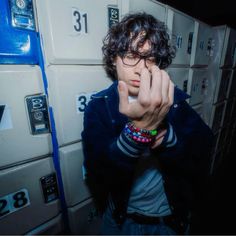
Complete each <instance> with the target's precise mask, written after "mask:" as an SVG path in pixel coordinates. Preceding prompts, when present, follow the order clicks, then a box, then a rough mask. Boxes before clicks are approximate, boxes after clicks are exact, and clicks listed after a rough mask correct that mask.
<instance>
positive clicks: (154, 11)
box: [122, 0, 166, 23]
mask: <svg viewBox="0 0 236 236" xmlns="http://www.w3.org/2000/svg"><path fill="white" fill-rule="evenodd" d="M142 11H144V12H146V13H148V14H151V15H153V16H154V17H155V18H156V19H158V20H160V21H162V22H164V23H165V21H166V6H165V5H164V4H162V3H160V2H157V1H154V0H123V1H122V15H125V14H126V13H134V12H142Z"/></svg>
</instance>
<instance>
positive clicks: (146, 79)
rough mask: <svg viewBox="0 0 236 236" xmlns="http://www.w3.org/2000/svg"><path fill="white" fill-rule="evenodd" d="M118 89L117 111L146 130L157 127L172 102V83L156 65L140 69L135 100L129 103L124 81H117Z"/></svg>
mask: <svg viewBox="0 0 236 236" xmlns="http://www.w3.org/2000/svg"><path fill="white" fill-rule="evenodd" d="M118 91H119V97H120V104H119V111H120V112H121V113H122V114H124V115H126V116H127V117H128V118H129V119H130V120H132V122H133V123H134V125H135V126H136V127H139V128H143V129H147V130H152V129H156V128H158V126H159V125H160V123H161V122H162V121H163V119H164V118H165V116H166V114H167V113H168V111H169V109H170V106H171V105H172V104H173V98H174V84H173V82H172V81H171V80H170V78H169V75H168V74H167V73H166V72H165V71H164V70H160V69H159V68H158V67H157V66H156V65H153V66H152V67H151V68H150V69H147V68H143V69H142V70H141V72H140V87H139V93H138V97H137V100H136V101H134V102H131V103H129V101H128V87H127V85H126V83H125V82H124V81H119V85H118Z"/></svg>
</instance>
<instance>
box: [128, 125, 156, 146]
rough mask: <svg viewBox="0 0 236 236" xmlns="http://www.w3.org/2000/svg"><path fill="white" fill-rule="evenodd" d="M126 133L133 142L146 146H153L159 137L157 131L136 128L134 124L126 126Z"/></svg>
mask: <svg viewBox="0 0 236 236" xmlns="http://www.w3.org/2000/svg"><path fill="white" fill-rule="evenodd" d="M124 132H125V135H126V136H127V137H129V138H131V139H132V140H133V141H135V142H137V143H140V144H144V145H149V144H152V143H153V141H155V138H156V136H157V130H156V129H153V130H147V129H141V128H138V127H136V126H135V125H134V124H133V123H132V122H129V123H127V124H126V125H125V129H124Z"/></svg>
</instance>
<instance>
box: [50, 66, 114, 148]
mask: <svg viewBox="0 0 236 236" xmlns="http://www.w3.org/2000/svg"><path fill="white" fill-rule="evenodd" d="M46 73H47V78H48V84H49V89H48V90H49V103H50V105H51V106H52V107H53V110H54V114H55V123H56V129H57V138H58V143H59V146H62V145H65V144H69V143H71V142H75V141H79V140H80V139H81V135H80V134H81V131H82V129H83V114H84V109H85V107H86V106H87V103H88V102H89V100H90V97H91V95H92V94H93V93H95V92H98V91H99V90H101V89H102V88H106V87H108V86H109V85H110V84H111V80H110V79H108V78H107V77H106V74H105V71H104V70H103V67H102V66H76V65H75V66H73V65H67V66H64V65H58V66H49V67H48V68H47V69H46Z"/></svg>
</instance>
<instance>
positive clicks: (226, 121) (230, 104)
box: [223, 99, 234, 127]
mask: <svg viewBox="0 0 236 236" xmlns="http://www.w3.org/2000/svg"><path fill="white" fill-rule="evenodd" d="M233 108H234V100H233V99H231V100H227V101H226V108H225V116H224V121H223V127H225V126H227V125H229V123H230V121H231V119H232V112H233Z"/></svg>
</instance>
